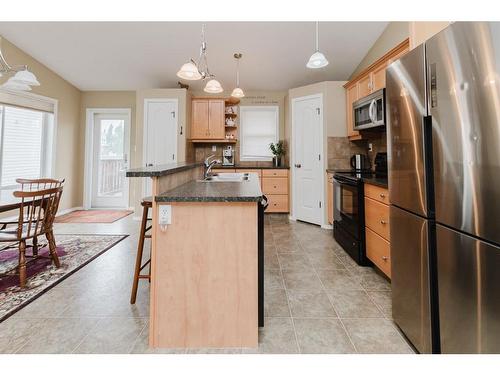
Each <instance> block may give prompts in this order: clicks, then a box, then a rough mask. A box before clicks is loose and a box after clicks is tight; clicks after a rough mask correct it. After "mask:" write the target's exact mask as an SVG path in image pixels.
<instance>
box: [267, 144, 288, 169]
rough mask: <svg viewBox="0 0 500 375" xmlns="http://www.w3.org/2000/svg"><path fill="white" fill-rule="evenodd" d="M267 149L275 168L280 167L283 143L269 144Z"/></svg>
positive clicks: (283, 149)
mask: <svg viewBox="0 0 500 375" xmlns="http://www.w3.org/2000/svg"><path fill="white" fill-rule="evenodd" d="M269 148H270V149H271V152H272V153H273V155H274V157H273V161H274V166H275V167H280V166H281V158H282V157H283V156H284V155H285V145H284V143H283V141H279V142H276V143H271V144H269Z"/></svg>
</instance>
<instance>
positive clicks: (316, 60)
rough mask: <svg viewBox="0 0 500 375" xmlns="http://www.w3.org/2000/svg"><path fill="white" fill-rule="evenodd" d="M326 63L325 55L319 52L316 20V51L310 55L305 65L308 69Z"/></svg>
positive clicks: (317, 23) (322, 65)
mask: <svg viewBox="0 0 500 375" xmlns="http://www.w3.org/2000/svg"><path fill="white" fill-rule="evenodd" d="M327 65H328V60H327V59H326V57H325V55H323V54H322V53H321V52H319V22H316V52H314V53H313V54H312V55H311V57H310V58H309V61H308V62H307V65H306V66H307V67H308V68H310V69H319V68H323V67H325V66H327Z"/></svg>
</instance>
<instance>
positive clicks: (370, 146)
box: [368, 143, 373, 152]
mask: <svg viewBox="0 0 500 375" xmlns="http://www.w3.org/2000/svg"><path fill="white" fill-rule="evenodd" d="M368 151H369V152H372V151H373V144H372V143H368Z"/></svg>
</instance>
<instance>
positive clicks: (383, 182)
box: [362, 175, 389, 189]
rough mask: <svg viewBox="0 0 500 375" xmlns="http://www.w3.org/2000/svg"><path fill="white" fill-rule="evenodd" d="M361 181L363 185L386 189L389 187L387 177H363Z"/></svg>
mask: <svg viewBox="0 0 500 375" xmlns="http://www.w3.org/2000/svg"><path fill="white" fill-rule="evenodd" d="M362 180H363V182H364V183H365V184H371V185H376V186H380V187H383V188H386V189H387V188H388V187H389V181H388V180H387V177H377V176H375V175H373V176H371V177H363V178H362Z"/></svg>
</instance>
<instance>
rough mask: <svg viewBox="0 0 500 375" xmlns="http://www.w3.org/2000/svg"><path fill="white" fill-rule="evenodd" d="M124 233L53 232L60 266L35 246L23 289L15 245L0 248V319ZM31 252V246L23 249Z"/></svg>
mask: <svg viewBox="0 0 500 375" xmlns="http://www.w3.org/2000/svg"><path fill="white" fill-rule="evenodd" d="M126 237H127V236H126V235H79V234H78V235H74V234H71V235H68V234H64V235H63V234H59V235H56V242H57V254H58V255H59V260H60V262H61V267H60V268H56V267H55V266H54V265H53V263H52V260H51V259H50V255H49V251H48V248H47V247H43V248H41V249H39V251H38V254H39V255H42V256H47V257H48V258H39V259H37V260H35V261H32V262H30V263H29V264H28V266H27V283H26V288H22V289H21V288H20V287H19V276H18V275H17V274H16V270H15V267H16V266H17V265H18V256H19V251H18V250H17V249H16V248H12V249H6V250H1V249H0V275H2V276H0V322H1V321H2V320H4V319H7V318H8V317H9V316H10V315H12V314H13V313H15V312H16V311H18V310H19V309H21V308H22V307H24V306H26V305H27V304H28V303H30V302H32V301H34V300H35V299H36V298H38V297H40V296H41V295H42V294H43V293H45V292H46V291H47V290H49V289H50V288H52V287H54V286H55V285H57V284H58V283H60V282H61V281H62V280H64V279H65V278H67V277H68V276H69V275H71V274H72V273H74V272H76V271H77V270H79V269H80V268H82V267H83V266H85V265H86V264H87V263H89V262H91V261H92V260H94V259H95V258H97V257H98V256H99V255H101V254H103V253H104V252H106V251H107V250H109V249H111V248H112V247H113V246H114V245H116V244H117V243H118V242H120V241H121V240H123V239H124V238H126ZM26 254H27V255H31V254H32V252H31V248H29V249H27V251H26Z"/></svg>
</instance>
